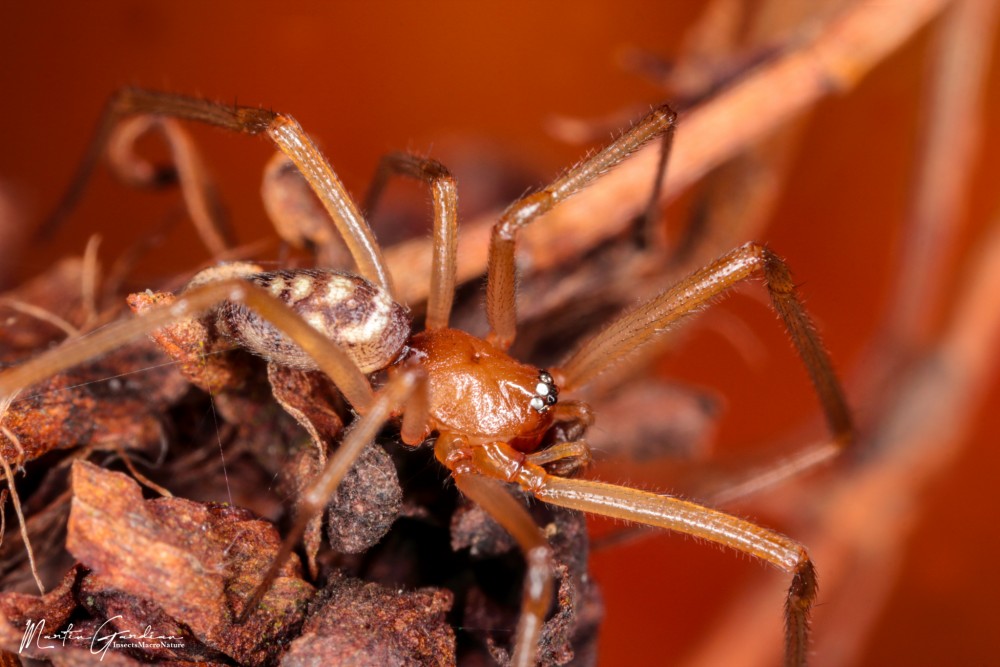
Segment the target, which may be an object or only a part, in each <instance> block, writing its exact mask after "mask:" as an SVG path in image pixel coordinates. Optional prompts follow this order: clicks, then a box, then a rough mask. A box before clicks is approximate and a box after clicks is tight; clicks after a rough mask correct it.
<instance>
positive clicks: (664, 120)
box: [486, 105, 677, 350]
mask: <svg viewBox="0 0 1000 667" xmlns="http://www.w3.org/2000/svg"><path fill="white" fill-rule="evenodd" d="M676 118H677V114H675V113H674V112H673V111H672V110H671V109H670V107H668V106H666V105H663V106H660V107H657V108H656V109H654V110H653V111H652V112H651V113H650V114H649V115H647V116H646V117H645V118H643V119H642V120H640V121H639V122H638V123H637V124H636V125H635V127H633V128H632V129H630V130H628V131H627V132H625V133H624V134H623V135H622V136H620V137H618V139H616V140H615V141H613V142H611V143H610V144H609V145H608V146H606V147H605V148H603V149H601V150H600V151H598V152H597V153H595V154H594V155H592V156H591V157H589V158H587V159H586V160H584V161H583V162H581V163H580V164H578V165H576V166H575V167H573V168H572V169H570V170H569V171H568V172H566V174H565V175H563V176H562V177H560V178H558V179H556V180H555V181H554V182H552V183H551V184H550V185H548V186H547V187H545V188H544V189H543V190H540V191H538V192H535V193H533V194H530V195H528V196H526V197H524V198H522V199H519V200H518V201H516V202H514V203H513V204H511V205H510V206H509V207H508V208H507V210H506V211H504V213H503V215H501V216H500V219H499V220H498V221H497V223H496V224H495V225H494V226H493V231H492V233H491V235H490V249H489V257H488V260H487V281H486V317H487V319H488V320H489V323H490V335H489V341H490V342H491V343H493V344H494V345H496V346H497V347H498V348H500V349H502V350H506V349H508V348H509V347H510V345H511V343H513V342H514V337H515V335H516V334H517V304H516V279H517V276H516V264H515V261H514V248H515V245H516V242H517V234H518V232H519V231H520V229H521V228H522V227H524V226H525V225H527V224H529V223H530V222H532V221H533V220H534V219H535V218H537V217H538V216H540V215H542V214H543V213H545V212H546V211H549V210H551V209H552V207H554V206H555V205H556V204H558V203H559V202H561V201H564V200H566V199H568V198H569V197H571V196H573V195H574V194H576V193H577V192H579V191H580V190H582V189H583V188H585V187H586V186H587V185H589V184H590V183H591V182H593V181H594V180H595V179H596V178H598V177H599V176H601V175H602V174H605V173H607V172H608V171H609V170H610V169H611V168H612V167H614V166H615V165H617V164H620V163H621V162H622V161H623V160H625V159H626V158H627V157H628V156H629V155H631V154H632V153H634V152H635V151H636V150H638V149H639V148H641V147H642V146H643V145H644V144H645V143H646V142H648V141H650V140H652V139H654V138H655V137H657V136H660V135H663V134H667V135H672V134H673V132H674V127H675V124H676ZM669 147H670V143H669V142H667V143H665V144H664V150H665V151H667V150H669ZM665 160H666V158H664V161H663V164H666V162H665Z"/></svg>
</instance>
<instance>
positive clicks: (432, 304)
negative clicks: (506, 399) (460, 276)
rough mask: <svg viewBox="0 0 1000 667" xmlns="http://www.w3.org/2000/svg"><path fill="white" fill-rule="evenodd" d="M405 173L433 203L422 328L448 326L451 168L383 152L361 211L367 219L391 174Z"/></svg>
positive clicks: (454, 247) (453, 248) (454, 237)
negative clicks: (421, 186) (428, 280)
mask: <svg viewBox="0 0 1000 667" xmlns="http://www.w3.org/2000/svg"><path fill="white" fill-rule="evenodd" d="M396 175H398V176H409V177H410V178H415V179H417V180H420V181H423V182H424V183H426V184H427V185H428V186H429V187H430V191H431V202H432V204H433V207H434V227H433V246H432V249H431V254H432V258H433V261H432V267H431V287H430V293H429V294H428V296H427V318H426V323H425V325H424V327H425V328H426V329H443V328H445V327H447V326H448V318H449V317H450V315H451V304H452V301H453V300H454V298H455V268H456V254H457V252H458V190H457V189H456V187H455V179H454V178H453V177H452V175H451V172H450V171H448V169H447V168H446V167H445V166H444V165H442V164H441V163H440V162H438V161H437V160H431V159H429V158H424V157H420V156H419V155H413V154H411V153H389V154H388V155H383V156H382V159H381V160H380V161H379V164H378V167H377V168H376V170H375V176H374V178H372V183H371V186H370V187H369V189H368V196H367V197H365V213H366V214H367V215H368V218H369V219H371V218H372V216H373V215H374V214H375V208H376V206H378V202H379V199H380V198H381V196H382V193H383V191H384V190H385V186H386V184H387V183H388V181H389V178H390V177H391V176H396Z"/></svg>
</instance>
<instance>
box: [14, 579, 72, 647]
mask: <svg viewBox="0 0 1000 667" xmlns="http://www.w3.org/2000/svg"><path fill="white" fill-rule="evenodd" d="M82 574H83V568H81V567H79V566H76V567H73V568H72V569H71V570H70V571H69V572H67V573H66V574H65V576H63V578H62V581H61V582H59V586H57V587H56V588H54V589H52V590H51V591H49V592H48V593H46V594H45V595H41V596H39V595H27V594H25V593H0V647H2V648H3V649H4V650H6V651H11V652H15V653H20V654H23V655H27V656H30V657H38V658H46V657H48V653H47V652H46V651H47V649H44V648H42V647H43V646H48V645H51V644H55V642H53V641H47V640H42V639H39V638H38V637H37V635H40V634H48V633H52V632H55V631H56V630H58V629H59V628H61V627H63V626H64V625H65V623H66V621H67V620H69V617H70V614H72V613H73V609H75V608H76V599H75V597H74V595H73V589H74V587H75V586H76V583H77V580H78V579H79V578H80V577H81V576H82ZM28 623H33V624H38V626H37V633H36V634H33V635H32V636H31V637H30V638H29V639H30V641H27V642H26V643H24V644H23V643H22V642H23V641H24V640H25V639H26V635H25V631H26V630H27V628H28Z"/></svg>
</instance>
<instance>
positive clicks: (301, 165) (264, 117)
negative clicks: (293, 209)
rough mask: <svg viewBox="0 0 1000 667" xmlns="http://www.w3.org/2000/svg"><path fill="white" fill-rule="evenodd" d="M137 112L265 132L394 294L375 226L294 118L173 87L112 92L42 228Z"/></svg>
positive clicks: (359, 261)
mask: <svg viewBox="0 0 1000 667" xmlns="http://www.w3.org/2000/svg"><path fill="white" fill-rule="evenodd" d="M135 115H152V116H168V117H174V118H181V119H184V120H192V121H197V122H201V123H206V124H208V125H215V126H217V127H221V128H225V129H228V130H232V131H235V132H241V133H243V134H250V135H257V134H267V136H268V137H270V139H271V140H272V141H273V142H274V143H275V145H276V146H277V147H278V149H279V150H280V151H281V152H283V153H284V154H285V155H287V156H288V158H289V159H290V160H291V161H292V162H293V163H294V164H295V166H296V167H298V169H299V171H300V172H302V175H303V176H305V178H306V180H307V181H308V182H309V185H310V187H311V188H312V190H313V192H315V193H316V196H317V197H318V198H319V200H320V202H321V203H322V204H323V207H324V208H325V209H326V211H327V213H329V215H330V218H331V220H332V221H333V224H334V225H335V226H336V228H337V230H338V232H339V233H340V236H341V237H342V238H343V239H344V242H345V243H346V244H347V247H348V250H349V251H350V253H351V257H352V258H353V259H354V263H355V264H356V265H357V269H358V273H359V274H360V275H361V276H363V277H364V278H366V279H367V280H369V281H371V282H372V283H374V284H376V285H378V286H379V287H381V288H383V289H384V290H386V291H387V292H388V293H389V294H390V295H391V294H392V293H393V292H392V279H391V277H390V275H389V271H388V269H387V268H386V264H385V260H384V259H383V257H382V251H381V249H380V248H379V246H378V244H377V243H376V241H375V237H374V235H373V234H372V232H371V229H369V227H368V224H367V223H366V222H365V220H364V218H363V217H362V216H361V212H360V211H358V208H357V206H356V205H355V204H354V202H353V201H352V200H351V197H350V195H348V193H347V190H346V188H345V187H344V185H343V183H341V181H340V179H339V178H338V177H337V175H336V174H335V173H334V171H333V169H332V168H331V167H330V164H329V163H328V162H327V160H326V158H325V157H323V154H322V153H321V152H320V151H319V149H318V148H317V147H316V145H315V144H314V143H313V141H312V139H310V138H309V136H308V135H307V134H306V133H305V131H304V130H303V129H302V127H301V126H300V125H299V124H298V122H296V121H295V119H294V118H292V117H291V116H287V115H284V114H279V113H276V112H274V111H269V110H266V109H258V108H254V107H246V106H238V105H225V104H218V103H216V102H211V101H208V100H202V99H197V98H193V97H187V96H184V95H177V94H173V93H161V92H154V91H148V90H142V89H138V88H123V89H122V90H120V91H118V93H117V94H115V95H114V96H112V98H111V99H110V100H109V101H108V104H107V107H106V108H105V111H104V114H103V116H102V118H101V121H100V125H99V126H98V131H97V133H96V134H95V136H94V139H93V141H92V142H91V145H90V146H89V147H88V149H87V153H86V154H85V156H84V159H83V160H82V162H81V164H80V167H79V169H78V171H77V175H76V177H75V178H74V180H73V183H72V184H71V186H70V188H69V190H68V191H67V193H66V196H65V197H64V198H63V200H62V201H61V202H60V204H59V206H58V207H57V209H56V212H55V213H54V214H53V215H52V216H51V217H50V218H49V222H47V223H46V224H45V225H43V228H42V232H40V233H43V232H48V231H51V228H52V226H54V225H55V224H57V223H58V221H59V220H61V219H62V218H63V217H64V216H65V214H66V212H67V211H68V210H69V209H70V208H72V206H74V205H75V203H76V201H77V200H78V199H79V197H80V195H81V194H82V192H83V189H84V187H85V185H86V182H87V179H88V178H89V175H90V173H92V172H93V170H94V167H95V165H96V164H97V161H98V160H99V159H100V156H101V154H102V153H103V151H104V148H105V146H106V145H107V144H108V141H109V139H110V137H111V135H112V133H113V131H114V128H115V127H116V126H117V125H118V124H119V122H121V120H122V119H124V118H128V117H130V116H135Z"/></svg>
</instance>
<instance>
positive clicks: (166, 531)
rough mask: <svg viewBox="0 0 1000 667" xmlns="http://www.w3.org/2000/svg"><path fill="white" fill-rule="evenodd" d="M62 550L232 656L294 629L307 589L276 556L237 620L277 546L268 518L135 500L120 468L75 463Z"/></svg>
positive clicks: (247, 658)
mask: <svg viewBox="0 0 1000 667" xmlns="http://www.w3.org/2000/svg"><path fill="white" fill-rule="evenodd" d="M72 487H73V493H74V497H73V505H72V509H71V512H70V520H69V527H68V535H67V540H66V542H67V549H68V550H69V551H70V553H72V554H73V555H74V556H75V557H76V558H77V559H79V560H80V562H82V563H83V564H85V565H86V566H87V567H89V568H90V569H91V570H93V572H94V573H95V574H97V575H99V581H101V582H102V583H103V584H104V586H105V589H104V590H105V591H106V592H107V593H110V592H111V591H120V592H122V593H125V594H127V595H131V596H134V597H136V598H140V599H142V600H145V601H148V602H151V603H153V604H155V605H158V606H159V607H161V608H162V610H163V611H164V613H166V614H167V615H169V616H170V617H171V618H173V619H174V620H175V621H176V622H178V623H181V624H183V625H185V626H187V628H189V629H190V631H191V633H192V634H193V635H194V636H195V637H197V638H198V639H199V641H201V642H202V643H204V644H205V645H206V646H208V647H210V648H212V649H215V650H217V651H220V652H222V653H224V654H226V655H227V656H230V657H232V658H235V659H236V660H238V661H240V662H242V663H246V664H250V665H260V664H265V663H267V662H268V661H270V660H273V659H274V658H275V657H276V656H277V655H278V654H279V653H280V650H281V648H282V645H283V644H285V643H287V642H288V641H289V639H290V638H291V637H292V636H294V633H295V630H296V628H297V627H298V626H299V624H300V623H301V621H302V618H303V615H304V611H305V604H306V602H307V601H308V600H309V598H310V597H311V596H312V594H313V588H312V586H310V585H309V584H308V583H306V582H305V581H303V580H302V579H301V578H300V577H299V576H298V561H297V560H296V559H292V560H290V561H289V562H288V563H286V564H285V566H284V567H283V569H282V571H281V573H280V574H279V576H278V578H277V579H276V580H275V582H274V585H273V586H272V588H271V590H269V591H268V593H267V595H266V596H265V597H264V599H263V601H262V603H261V605H260V607H259V608H258V609H257V610H256V611H255V612H254V613H253V614H252V615H251V616H250V618H249V619H248V620H247V622H246V623H244V624H242V625H239V624H236V623H235V622H234V618H235V617H236V616H237V615H238V614H239V612H240V611H242V606H241V603H242V601H244V600H245V599H246V598H247V597H248V596H249V594H250V593H251V591H252V590H253V589H254V587H255V586H256V585H257V584H258V583H259V582H260V580H261V576H262V573H263V572H264V571H265V570H266V569H267V567H268V565H270V563H271V561H272V559H273V557H274V554H275V553H276V552H277V550H278V547H279V546H280V537H279V536H278V535H277V533H276V531H275V530H274V528H273V526H271V525H270V524H268V523H266V522H264V521H261V520H258V519H255V518H252V516H251V515H250V513H249V512H247V511H245V510H240V509H235V508H231V507H226V506H221V505H215V504H207V505H202V504H199V503H195V502H192V501H188V500H184V499H180V498H160V499H155V500H148V501H147V500H143V499H142V495H141V492H140V489H139V486H138V485H137V484H136V483H135V482H133V481H132V480H131V479H129V478H128V477H126V476H125V475H121V474H119V473H113V472H107V471H104V470H102V469H100V468H98V467H96V466H94V465H91V464H89V463H86V462H83V461H77V462H75V463H74V465H73V472H72Z"/></svg>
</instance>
